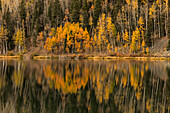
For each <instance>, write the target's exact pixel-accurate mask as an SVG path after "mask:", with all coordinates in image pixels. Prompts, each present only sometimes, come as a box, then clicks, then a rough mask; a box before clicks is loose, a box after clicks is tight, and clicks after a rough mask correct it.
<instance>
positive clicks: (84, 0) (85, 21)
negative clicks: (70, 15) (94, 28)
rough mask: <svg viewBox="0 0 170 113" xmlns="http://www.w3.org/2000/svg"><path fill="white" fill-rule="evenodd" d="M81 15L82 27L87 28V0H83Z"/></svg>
mask: <svg viewBox="0 0 170 113" xmlns="http://www.w3.org/2000/svg"><path fill="white" fill-rule="evenodd" d="M82 15H83V27H84V28H85V27H87V28H88V26H89V15H88V6H87V0H83V6H82Z"/></svg>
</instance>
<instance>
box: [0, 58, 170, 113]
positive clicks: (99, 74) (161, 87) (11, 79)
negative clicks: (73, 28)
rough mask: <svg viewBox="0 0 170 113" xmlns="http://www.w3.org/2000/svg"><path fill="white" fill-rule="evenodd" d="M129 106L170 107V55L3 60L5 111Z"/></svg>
mask: <svg viewBox="0 0 170 113" xmlns="http://www.w3.org/2000/svg"><path fill="white" fill-rule="evenodd" d="M124 112H126V113H147V112H151V113H152V112H155V113H169V112H170V61H135V60H80V61H79V60H76V61H75V60H39V61H30V60H0V113H124Z"/></svg>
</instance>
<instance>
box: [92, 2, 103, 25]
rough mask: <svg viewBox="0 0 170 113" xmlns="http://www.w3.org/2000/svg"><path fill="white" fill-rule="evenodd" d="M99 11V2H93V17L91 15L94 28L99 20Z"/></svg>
mask: <svg viewBox="0 0 170 113" xmlns="http://www.w3.org/2000/svg"><path fill="white" fill-rule="evenodd" d="M101 11H102V7H101V0H95V6H94V15H93V25H94V26H96V25H97V21H98V19H99V16H100V14H101Z"/></svg>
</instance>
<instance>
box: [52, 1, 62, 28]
mask: <svg viewBox="0 0 170 113" xmlns="http://www.w3.org/2000/svg"><path fill="white" fill-rule="evenodd" d="M61 21H62V9H61V5H60V2H59V0H55V2H54V5H53V8H52V27H56V26H58V25H59V24H60V22H61Z"/></svg>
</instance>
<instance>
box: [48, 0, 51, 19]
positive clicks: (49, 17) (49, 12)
mask: <svg viewBox="0 0 170 113" xmlns="http://www.w3.org/2000/svg"><path fill="white" fill-rule="evenodd" d="M51 8H52V0H51V1H50V4H49V6H48V14H47V16H48V19H49V20H50V21H52V9H51Z"/></svg>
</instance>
